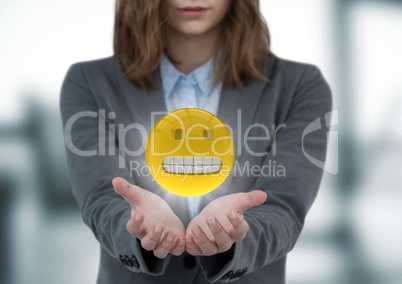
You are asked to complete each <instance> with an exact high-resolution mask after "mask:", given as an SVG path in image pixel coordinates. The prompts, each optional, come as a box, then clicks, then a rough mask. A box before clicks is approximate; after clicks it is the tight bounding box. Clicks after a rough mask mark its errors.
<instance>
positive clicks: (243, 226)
mask: <svg viewBox="0 0 402 284" xmlns="http://www.w3.org/2000/svg"><path fill="white" fill-rule="evenodd" d="M227 217H228V220H229V222H230V223H231V224H232V225H233V231H232V232H230V236H231V238H232V240H233V241H234V242H237V241H240V240H242V239H244V237H245V236H246V234H247V231H248V223H247V222H246V221H245V220H244V218H243V216H242V215H240V214H238V213H236V212H234V211H230V212H229V213H228V215H227Z"/></svg>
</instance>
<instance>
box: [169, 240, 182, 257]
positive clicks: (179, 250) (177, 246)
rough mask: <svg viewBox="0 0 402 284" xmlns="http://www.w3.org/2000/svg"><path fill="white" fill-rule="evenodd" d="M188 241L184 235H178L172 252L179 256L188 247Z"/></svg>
mask: <svg viewBox="0 0 402 284" xmlns="http://www.w3.org/2000/svg"><path fill="white" fill-rule="evenodd" d="M185 245H186V241H185V240H184V237H183V236H178V237H177V238H176V242H175V244H174V246H173V247H172V248H171V249H170V253H171V254H173V255H175V256H179V255H181V254H182V253H183V252H184V250H185V249H186V246H185Z"/></svg>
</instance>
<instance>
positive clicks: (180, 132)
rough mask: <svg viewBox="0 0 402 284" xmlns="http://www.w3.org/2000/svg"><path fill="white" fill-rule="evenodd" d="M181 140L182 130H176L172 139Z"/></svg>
mask: <svg viewBox="0 0 402 284" xmlns="http://www.w3.org/2000/svg"><path fill="white" fill-rule="evenodd" d="M181 138H183V130H181V129H176V130H175V132H174V139H176V140H181Z"/></svg>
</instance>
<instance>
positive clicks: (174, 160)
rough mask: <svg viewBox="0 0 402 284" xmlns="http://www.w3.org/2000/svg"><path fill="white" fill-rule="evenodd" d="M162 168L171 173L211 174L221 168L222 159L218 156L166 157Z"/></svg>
mask: <svg viewBox="0 0 402 284" xmlns="http://www.w3.org/2000/svg"><path fill="white" fill-rule="evenodd" d="M162 167H163V170H164V171H165V172H167V173H173V174H194V175H197V174H213V173H217V172H219V171H220V170H221V167H222V161H221V159H220V158H218V157H182V156H173V157H172V156H170V157H166V158H165V159H164V160H163V162H162Z"/></svg>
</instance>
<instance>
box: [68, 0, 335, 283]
mask: <svg viewBox="0 0 402 284" xmlns="http://www.w3.org/2000/svg"><path fill="white" fill-rule="evenodd" d="M258 2H259V1H257V0H244V1H234V0H232V1H231V0H199V1H197V0H166V1H159V0H141V1H140V0H139V1H128V0H127V1H126V0H121V1H117V3H116V19H115V36H114V47H115V48H114V49H115V54H114V56H113V57H110V58H104V59H99V60H94V61H88V62H80V63H76V64H73V65H72V66H71V67H70V69H69V70H68V72H67V75H66V77H65V80H64V83H63V86H62V90H61V98H60V109H61V115H62V120H63V125H64V128H65V138H66V139H65V140H66V146H67V147H66V149H67V160H68V168H69V175H70V181H71V186H72V190H73V193H74V196H75V198H76V200H77V203H78V206H79V208H80V210H81V212H82V216H83V220H84V222H85V223H86V224H87V225H88V227H89V228H90V229H91V230H92V232H93V233H94V235H95V237H96V238H97V240H98V241H99V243H100V249H101V261H100V267H99V274H98V280H97V283H211V282H219V283H220V282H223V283H224V282H235V283H274V284H277V283H285V265H286V255H287V253H288V252H289V251H290V250H291V249H292V248H293V246H294V245H295V243H296V241H297V238H298V236H299V234H300V232H301V230H302V227H303V224H304V219H305V216H306V214H307V212H308V210H309V209H310V207H311V205H312V203H313V201H314V199H315V196H316V194H317V191H318V188H319V184H320V181H321V177H322V172H323V169H322V166H321V167H320V166H319V165H320V164H317V163H315V164H314V163H312V162H311V160H312V159H311V158H310V159H309V158H308V157H314V159H316V160H317V161H324V160H325V153H326V144H327V140H326V139H327V138H326V137H327V136H326V132H325V130H320V129H319V127H315V128H314V131H310V130H308V129H311V128H308V126H309V125H311V123H313V122H315V121H316V120H317V119H319V118H320V117H324V116H325V114H327V113H328V112H330V110H331V92H330V89H329V87H328V85H327V83H326V81H325V80H324V78H323V76H322V74H321V72H320V71H319V69H318V68H317V67H315V66H312V65H308V64H302V63H296V62H291V61H287V60H284V59H281V58H278V57H276V56H274V55H273V54H272V52H271V51H270V49H269V43H270V40H269V33H268V29H267V27H266V25H265V22H264V20H263V18H262V16H261V14H260V12H259V3H258ZM186 94H188V95H186ZM190 106H191V107H199V108H203V109H206V110H208V111H210V112H212V113H215V114H216V115H217V116H218V117H219V118H220V119H221V120H222V121H223V122H224V123H225V124H227V125H228V126H229V127H230V129H231V130H232V135H233V139H234V144H235V154H236V155H235V166H234V168H233V169H232V172H231V174H230V176H229V177H228V178H227V179H226V181H225V182H224V183H223V184H222V185H221V186H220V187H219V188H218V189H216V190H215V191H213V192H211V193H209V194H207V195H205V196H203V197H200V198H195V199H188V198H185V197H180V196H175V195H173V194H170V193H168V192H167V191H165V190H164V189H162V188H161V187H159V186H158V185H157V184H156V182H155V181H154V180H153V179H152V176H151V175H150V174H149V172H147V170H146V163H145V156H144V151H143V150H144V146H145V144H144V141H145V140H146V138H147V137H146V135H147V133H149V132H150V130H151V128H152V126H153V125H154V124H155V122H156V121H157V120H158V118H160V116H161V115H163V114H166V113H167V112H169V111H172V110H174V109H177V108H181V107H190ZM306 129H307V130H308V131H306ZM256 137H257V139H255V138H256ZM306 154H307V155H306ZM251 168H253V169H254V170H251ZM116 177H118V178H116ZM112 181H113V183H112ZM267 196H268V198H267ZM197 214H198V215H197ZM231 214H233V215H234V216H233V217H234V218H232V217H231ZM213 217H215V218H213ZM225 218H226V219H225ZM211 219H213V220H214V221H215V222H212V221H211ZM225 221H226V223H227V224H230V225H229V226H230V230H228V229H226V228H227V227H224V228H223V227H220V224H221V223H222V224H223V223H224V222H225ZM225 229H226V230H225ZM200 232H201V233H200ZM204 233H208V236H209V237H206V236H205V235H203V234H204Z"/></svg>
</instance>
